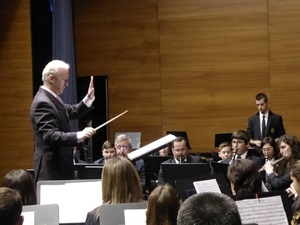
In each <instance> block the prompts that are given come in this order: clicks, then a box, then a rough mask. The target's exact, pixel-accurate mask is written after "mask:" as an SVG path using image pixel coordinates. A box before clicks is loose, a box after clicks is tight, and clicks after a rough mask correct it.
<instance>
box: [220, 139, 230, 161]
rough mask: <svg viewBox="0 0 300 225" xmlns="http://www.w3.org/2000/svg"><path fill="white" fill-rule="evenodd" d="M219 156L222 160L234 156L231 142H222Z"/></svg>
mask: <svg viewBox="0 0 300 225" xmlns="http://www.w3.org/2000/svg"><path fill="white" fill-rule="evenodd" d="M219 157H220V158H221V159H222V160H224V159H227V158H228V157H232V147H231V144H230V143H229V142H222V143H221V144H220V145H219Z"/></svg>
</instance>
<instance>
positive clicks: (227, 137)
mask: <svg viewBox="0 0 300 225" xmlns="http://www.w3.org/2000/svg"><path fill="white" fill-rule="evenodd" d="M231 136H232V133H219V134H215V147H216V148H217V147H219V145H220V144H221V143H222V142H228V143H231Z"/></svg>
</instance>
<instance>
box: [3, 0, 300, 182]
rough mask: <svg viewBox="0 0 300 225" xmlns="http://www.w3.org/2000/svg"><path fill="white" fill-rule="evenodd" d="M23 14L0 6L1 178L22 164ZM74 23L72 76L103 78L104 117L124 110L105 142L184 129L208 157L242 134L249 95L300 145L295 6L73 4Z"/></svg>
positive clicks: (98, 0)
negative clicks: (265, 101)
mask: <svg viewBox="0 0 300 225" xmlns="http://www.w3.org/2000/svg"><path fill="white" fill-rule="evenodd" d="M29 10H30V9H29V1H28V0H22V1H21V0H19V1H17V0H13V1H2V2H1V3H0V38H1V39H0V40H1V42H0V54H1V56H0V82H1V83H0V86H1V89H0V93H1V103H2V104H1V105H2V107H1V109H0V112H1V126H0V132H1V135H0V137H1V146H0V176H1V177H2V176H3V175H4V174H5V173H6V172H8V171H9V170H10V169H14V168H30V167H31V162H32V153H33V142H32V135H31V127H30V122H29V107H30V103H31V99H32V75H31V73H32V72H31V44H30V38H31V37H30V18H29V16H30V11H29ZM74 18H75V21H74V22H75V23H74V28H75V39H76V57H77V60H76V63H77V70H78V76H85V75H95V76H97V75H102V74H105V75H107V76H108V88H109V92H108V104H109V117H110V118H111V117H113V116H115V115H117V114H119V113H121V112H123V111H124V110H126V109H128V110H129V113H127V114H126V115H124V116H123V117H121V118H119V119H118V120H116V121H114V122H112V123H111V124H110V126H109V135H110V138H111V139H113V137H114V134H115V132H120V131H141V132H142V145H145V144H148V143H149V142H151V141H153V140H156V139H158V138H159V137H161V136H163V135H165V132H166V131H167V130H185V131H187V133H188V136H189V139H190V143H191V146H192V148H193V149H192V151H193V152H210V151H212V150H214V148H213V145H214V134H215V133H222V132H224V133H227V132H233V131H234V130H237V129H245V128H246V126H247V118H248V116H250V115H252V114H254V113H256V111H257V110H256V106H255V100H254V97H255V95H256V94H257V93H258V92H266V93H267V94H268V95H269V98H270V106H271V109H272V110H273V111H274V112H276V113H279V114H281V115H282V116H283V119H284V125H285V128H286V130H287V132H289V133H293V134H295V135H296V136H298V137H299V138H300V0H283V1H282V0H227V1H224V0H215V1H210V0H185V1H179V0H145V1H139V0H126V1H120V0H109V1H108V0H75V1H74ZM96 91H97V87H96ZM99 148H100V146H99Z"/></svg>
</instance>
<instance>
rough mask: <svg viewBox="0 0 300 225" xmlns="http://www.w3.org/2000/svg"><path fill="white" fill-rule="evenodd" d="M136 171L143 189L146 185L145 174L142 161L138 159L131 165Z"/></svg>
mask: <svg viewBox="0 0 300 225" xmlns="http://www.w3.org/2000/svg"><path fill="white" fill-rule="evenodd" d="M133 164H134V166H135V168H136V171H137V172H138V174H139V176H140V178H141V182H142V186H143V188H144V187H145V184H146V172H145V163H144V160H142V159H139V160H138V161H136V162H134V163H133Z"/></svg>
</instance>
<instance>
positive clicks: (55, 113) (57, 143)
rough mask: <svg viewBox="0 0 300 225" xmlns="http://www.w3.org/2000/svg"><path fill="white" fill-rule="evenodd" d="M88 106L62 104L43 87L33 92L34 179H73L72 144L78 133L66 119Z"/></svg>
mask: <svg viewBox="0 0 300 225" xmlns="http://www.w3.org/2000/svg"><path fill="white" fill-rule="evenodd" d="M90 109H91V108H88V107H87V106H86V105H85V104H84V103H83V102H82V101H81V102H80V103H78V104H76V105H68V104H63V103H61V102H60V101H59V100H58V99H56V98H55V97H54V96H53V95H52V94H51V93H49V92H48V91H46V90H44V89H43V88H40V89H39V91H38V92H37V93H36V95H35V97H34V99H33V102H32V105H31V108H30V117H31V124H32V128H33V134H34V144H35V149H34V159H33V160H34V173H35V181H36V182H37V181H39V180H67V179H74V165H73V146H76V145H77V144H78V143H77V133H76V132H70V125H69V120H71V119H77V118H79V117H81V116H83V115H84V114H85V113H86V112H88V111H89V110H90Z"/></svg>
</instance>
